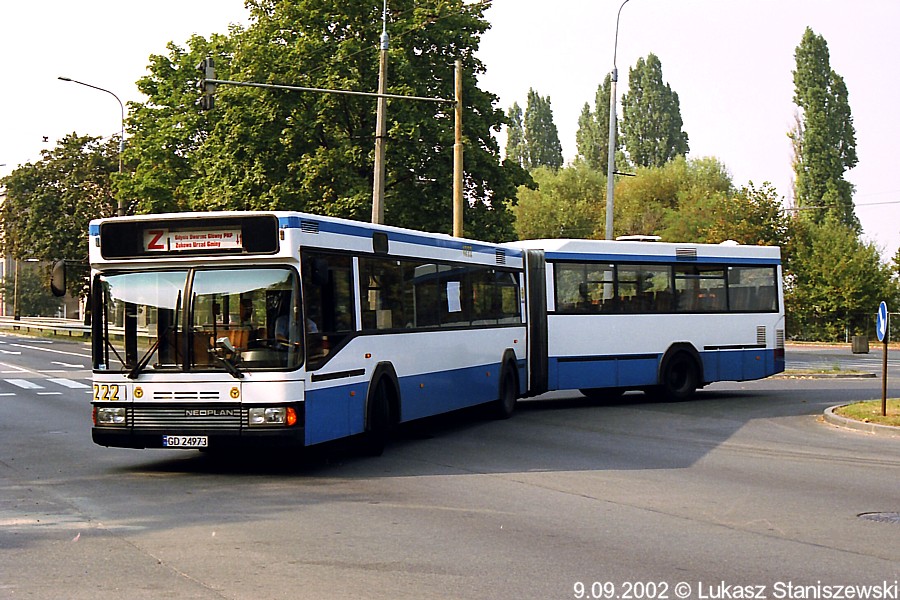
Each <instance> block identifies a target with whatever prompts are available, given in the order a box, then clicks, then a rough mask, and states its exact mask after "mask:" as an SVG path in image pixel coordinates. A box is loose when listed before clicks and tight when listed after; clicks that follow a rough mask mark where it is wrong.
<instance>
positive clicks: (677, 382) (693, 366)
mask: <svg viewBox="0 0 900 600" xmlns="http://www.w3.org/2000/svg"><path fill="white" fill-rule="evenodd" d="M699 380H700V371H699V369H698V368H697V363H696V362H695V361H694V359H693V358H692V357H691V356H690V355H689V354H688V353H687V352H677V353H676V354H673V355H672V356H671V357H670V358H669V359H668V360H667V361H666V362H665V363H664V365H663V369H662V374H661V377H660V385H659V387H658V388H657V392H658V394H659V395H660V396H662V398H663V399H664V400H668V401H670V402H680V401H682V400H687V399H688V398H690V397H691V396H693V394H694V392H695V391H697V387H698V385H699Z"/></svg>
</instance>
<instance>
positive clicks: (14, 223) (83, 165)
mask: <svg viewBox="0 0 900 600" xmlns="http://www.w3.org/2000/svg"><path fill="white" fill-rule="evenodd" d="M41 154H42V157H41V160H40V161H38V162H36V163H28V164H25V165H23V166H21V167H19V168H17V169H16V170H15V171H13V172H12V173H10V174H9V175H8V176H7V177H5V178H4V179H3V182H2V183H3V184H4V185H5V186H6V202H5V203H4V204H3V206H2V208H0V215H2V220H3V254H4V255H5V256H12V257H14V258H17V259H27V258H34V259H38V260H41V261H55V260H58V259H61V258H67V259H79V260H87V246H86V244H85V236H86V235H87V231H88V222H89V221H90V220H91V219H96V218H100V217H109V216H113V215H115V214H116V209H117V200H116V198H115V196H114V194H113V190H112V182H111V181H110V177H111V175H113V174H114V173H116V172H117V170H118V156H119V148H118V138H112V139H110V140H108V141H106V142H104V141H102V140H101V139H100V138H96V137H90V136H79V135H77V134H75V133H72V134H69V135H67V136H65V137H64V138H63V139H61V140H60V141H59V142H58V143H57V145H56V147H55V148H53V149H51V150H44V151H42V153H41ZM73 289H74V288H73Z"/></svg>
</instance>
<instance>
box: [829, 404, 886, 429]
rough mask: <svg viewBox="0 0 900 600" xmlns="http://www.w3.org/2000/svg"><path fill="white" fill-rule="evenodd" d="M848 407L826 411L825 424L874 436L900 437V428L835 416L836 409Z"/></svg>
mask: <svg viewBox="0 0 900 600" xmlns="http://www.w3.org/2000/svg"><path fill="white" fill-rule="evenodd" d="M842 406H847V405H846V404H838V405H837V406H832V407H830V408H826V409H825V422H826V423H830V424H832V425H836V426H838V427H844V428H846V429H854V430H856V431H863V432H865V433H871V434H874V435H883V436H887V437H900V427H892V426H890V425H879V424H877V423H864V422H863V421H857V420H856V419H848V418H847V417H842V416H841V415H838V414H835V412H834V411H835V409H838V408H841V407H842Z"/></svg>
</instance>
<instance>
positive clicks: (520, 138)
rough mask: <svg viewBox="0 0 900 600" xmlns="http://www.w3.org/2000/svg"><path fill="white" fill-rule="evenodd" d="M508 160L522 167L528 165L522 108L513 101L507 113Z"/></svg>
mask: <svg viewBox="0 0 900 600" xmlns="http://www.w3.org/2000/svg"><path fill="white" fill-rule="evenodd" d="M506 120H507V122H508V125H507V127H506V160H510V161H512V162H514V163H516V164H517V165H519V166H520V167H523V168H524V167H526V166H527V165H526V158H525V126H524V124H523V121H522V108H521V107H520V106H519V103H518V102H513V104H512V106H510V107H509V111H507V113H506Z"/></svg>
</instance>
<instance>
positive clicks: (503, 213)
mask: <svg viewBox="0 0 900 600" xmlns="http://www.w3.org/2000/svg"><path fill="white" fill-rule="evenodd" d="M248 6H249V7H250V10H251V24H250V25H249V26H248V27H247V28H246V29H241V28H237V27H235V28H232V30H231V31H230V32H229V35H227V36H213V37H212V38H210V40H205V39H203V38H200V37H193V38H191V40H189V42H188V48H187V49H184V48H181V47H179V46H177V45H175V44H170V45H169V47H168V50H169V54H168V56H154V57H151V64H150V74H149V75H148V76H147V77H145V78H144V79H142V80H141V82H140V87H141V89H142V91H144V92H145V93H146V94H147V95H148V98H149V99H148V102H147V103H145V104H144V105H141V106H133V107H132V115H133V116H132V118H131V119H130V127H129V130H130V132H131V134H132V136H133V139H134V143H133V144H132V145H131V149H130V151H129V158H130V160H131V164H132V166H133V169H134V177H133V178H132V180H131V181H129V182H127V183H126V184H123V186H122V191H123V193H126V194H127V195H128V197H129V199H130V200H131V203H132V205H133V206H134V207H135V209H136V210H139V211H142V212H143V211H158V210H185V209H190V210H211V209H293V210H305V211H309V212H313V213H318V214H328V215H334V216H342V217H349V218H355V219H361V220H367V219H368V218H369V216H370V214H371V198H372V179H373V175H372V172H373V160H374V150H373V149H374V134H375V131H374V130H375V100H374V99H372V98H366V97H359V96H347V95H337V94H321V93H304V92H290V91H284V90H263V89H256V88H242V87H231V86H224V85H223V86H220V87H219V90H218V92H217V99H216V107H215V109H214V110H213V111H210V112H209V113H205V114H199V111H198V109H197V106H196V99H197V97H198V92H197V91H196V87H195V86H196V82H197V77H198V72H197V71H196V69H195V66H196V65H197V64H198V63H199V61H200V60H201V59H202V58H203V57H204V56H205V55H207V54H212V55H213V56H215V58H216V75H217V78H220V79H232V80H236V81H248V82H261V83H273V84H287V85H294V86H301V87H310V88H328V89H345V90H356V91H374V90H375V89H376V88H377V80H378V51H377V45H378V40H379V36H380V33H381V13H380V8H381V7H380V5H377V6H376V4H367V3H362V4H360V3H343V4H340V3H333V2H322V1H321V0H294V1H292V2H283V1H277V0H260V1H257V2H253V3H248ZM391 9H392V10H393V13H392V15H391V19H390V24H389V31H390V32H391V46H390V50H389V53H388V54H389V60H388V64H389V66H388V79H387V81H388V92H389V93H393V94H402V95H414V96H422V97H431V98H434V97H439V98H453V95H454V62H455V60H456V59H460V60H462V63H463V71H464V73H463V102H464V116H463V137H464V140H465V142H466V146H465V159H464V160H465V163H464V169H465V181H464V190H465V191H464V195H465V198H466V200H467V203H466V209H465V212H466V214H465V224H466V225H465V227H466V233H467V235H469V236H472V237H479V238H483V239H492V240H500V239H510V238H511V237H513V235H514V233H513V229H512V216H511V214H510V212H509V211H508V209H507V208H506V207H507V205H508V204H509V202H508V201H509V200H510V199H512V198H514V195H515V188H516V186H517V185H519V184H522V183H525V182H526V181H527V175H526V174H525V173H524V171H523V170H522V169H521V168H519V167H517V166H516V165H515V164H514V163H512V162H507V163H501V162H500V152H499V146H498V145H497V142H496V140H494V138H493V137H492V136H491V134H490V132H491V131H492V130H493V131H497V130H499V128H500V126H501V125H502V124H503V123H504V122H505V118H504V115H503V112H502V111H500V110H498V109H495V108H494V103H495V102H496V96H494V95H493V94H490V93H488V92H486V91H484V90H481V89H480V88H479V87H478V85H477V81H476V77H477V75H478V74H479V73H482V72H483V71H484V66H483V64H482V63H481V61H480V60H479V59H478V58H477V57H476V55H475V52H476V51H477V49H478V44H479V41H480V36H481V35H482V34H483V33H484V31H486V29H487V28H488V23H487V21H485V19H484V16H483V12H484V10H485V6H484V5H483V4H466V3H464V2H463V1H462V0H428V1H425V2H422V1H414V0H395V1H393V2H392V3H391ZM387 119H388V140H387V158H386V171H387V172H386V186H385V221H386V222H387V223H389V224H392V225H399V226H406V227H413V228H417V229H424V230H429V231H445V232H446V231H449V230H450V229H451V210H450V206H451V189H452V184H451V182H452V170H453V143H454V118H453V107H452V104H450V103H444V104H441V103H434V102H423V101H412V100H400V99H397V100H390V101H389V103H388V109H387ZM160 165H161V166H160Z"/></svg>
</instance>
